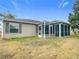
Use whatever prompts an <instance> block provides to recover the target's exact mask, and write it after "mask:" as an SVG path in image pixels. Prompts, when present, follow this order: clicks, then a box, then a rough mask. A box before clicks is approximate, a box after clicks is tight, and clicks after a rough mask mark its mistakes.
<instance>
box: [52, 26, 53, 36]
mask: <svg viewBox="0 0 79 59" xmlns="http://www.w3.org/2000/svg"><path fill="white" fill-rule="evenodd" d="M52 36H53V25H52Z"/></svg>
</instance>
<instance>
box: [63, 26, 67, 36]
mask: <svg viewBox="0 0 79 59" xmlns="http://www.w3.org/2000/svg"><path fill="white" fill-rule="evenodd" d="M64 32H65V36H67V32H68V30H67V25H65V31H64Z"/></svg>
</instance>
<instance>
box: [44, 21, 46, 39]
mask: <svg viewBox="0 0 79 59" xmlns="http://www.w3.org/2000/svg"><path fill="white" fill-rule="evenodd" d="M45 38H46V36H45V21H44V39H45Z"/></svg>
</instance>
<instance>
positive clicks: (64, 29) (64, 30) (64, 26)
mask: <svg viewBox="0 0 79 59" xmlns="http://www.w3.org/2000/svg"><path fill="white" fill-rule="evenodd" d="M64 36H65V25H64Z"/></svg>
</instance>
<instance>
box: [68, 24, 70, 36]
mask: <svg viewBox="0 0 79 59" xmlns="http://www.w3.org/2000/svg"><path fill="white" fill-rule="evenodd" d="M68 35H70V25H69V26H68Z"/></svg>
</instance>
